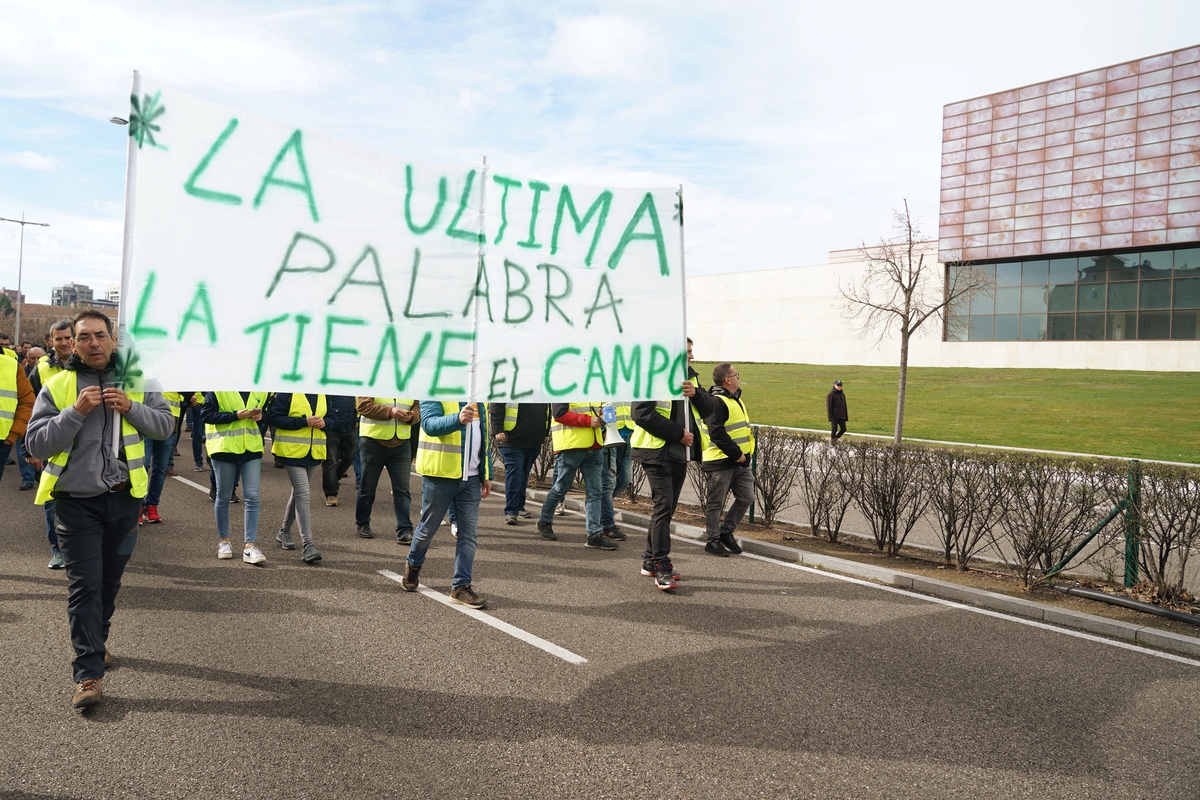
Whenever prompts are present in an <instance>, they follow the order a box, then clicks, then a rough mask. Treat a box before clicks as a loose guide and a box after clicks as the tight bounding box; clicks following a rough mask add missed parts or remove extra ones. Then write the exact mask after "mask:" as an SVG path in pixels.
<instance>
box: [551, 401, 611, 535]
mask: <svg viewBox="0 0 1200 800" xmlns="http://www.w3.org/2000/svg"><path fill="white" fill-rule="evenodd" d="M550 416H551V417H552V418H553V420H554V421H553V422H552V423H551V425H550V441H551V443H552V444H553V446H554V453H555V459H556V463H555V467H554V485H553V486H551V487H550V491H549V492H547V493H546V500H545V502H543V503H542V513H541V514H540V515H539V517H538V524H537V531H538V534H539V535H540V536H541V537H542V538H543V539H551V540H553V539H557V538H558V536H557V535H556V534H555V533H554V525H553V522H554V509H555V508H556V507H557V506H558V504H559V503H560V502H562V499H563V498H564V497H566V494H567V491H568V490H569V489H570V488H571V484H572V483H574V482H575V474H576V473H580V474H582V475H583V489H584V505H583V510H584V526H585V529H586V531H587V542H586V546H588V547H593V548H596V549H598V550H616V549H617V543H616V542H615V541H614V540H613V539H612V538H610V537H608V536H605V535H604V528H603V527H602V526H601V524H600V506H601V502H600V498H601V497H602V496H603V492H604V483H603V480H604V479H603V476H602V474H601V473H602V471H603V469H604V464H605V461H604V449H603V445H604V420H603V418H602V412H601V411H600V404H599V403H554V404H553V405H551V406H550ZM622 538H624V537H623V536H622Z"/></svg>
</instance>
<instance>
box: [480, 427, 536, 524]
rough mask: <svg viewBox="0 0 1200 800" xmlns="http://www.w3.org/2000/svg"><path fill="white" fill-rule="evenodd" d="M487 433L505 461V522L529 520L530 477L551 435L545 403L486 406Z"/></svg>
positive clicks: (513, 522)
mask: <svg viewBox="0 0 1200 800" xmlns="http://www.w3.org/2000/svg"><path fill="white" fill-rule="evenodd" d="M488 430H489V431H490V432H491V435H492V440H493V441H494V442H495V443H496V446H497V447H499V448H500V455H501V457H502V458H503V459H504V522H505V523H506V524H508V525H516V524H517V518H518V517H528V516H530V514H529V512H528V511H526V510H525V492H526V490H527V489H528V488H529V473H530V471H531V470H533V464H534V462H535V461H537V457H538V454H539V453H541V452H542V442H544V441H546V436H547V435H548V434H549V433H550V405H549V404H548V403H488Z"/></svg>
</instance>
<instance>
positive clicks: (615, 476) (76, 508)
mask: <svg viewBox="0 0 1200 800" xmlns="http://www.w3.org/2000/svg"><path fill="white" fill-rule="evenodd" d="M116 351H117V341H116V332H115V330H114V329H113V325H112V322H111V320H110V319H109V318H108V317H107V316H106V315H105V314H104V313H103V312H100V311H96V310H87V311H83V312H81V313H79V314H78V315H77V316H76V317H75V318H74V319H73V320H71V321H69V322H68V321H62V322H57V323H55V324H54V325H53V326H52V327H51V330H50V331H49V333H48V336H47V337H46V347H45V348H39V347H35V346H32V345H28V346H26V345H24V344H23V345H22V346H21V347H20V348H18V349H16V350H14V349H12V347H11V342H10V341H9V340H8V339H7V338H6V337H3V336H2V335H0V434H2V435H0V440H2V444H0V477H2V476H3V469H4V466H5V464H6V463H9V462H10V458H9V457H10V455H12V456H14V457H15V458H13V459H12V460H11V461H12V462H15V463H16V464H17V465H18V466H19V469H20V470H21V489H22V490H23V491H24V490H35V489H36V492H35V494H34V499H33V501H34V503H35V504H37V505H41V506H43V507H44V509H45V518H46V537H47V540H48V544H49V547H50V554H51V558H50V562H49V564H48V566H49V567H50V568H51V569H63V570H65V572H66V578H67V589H68V594H67V617H68V624H69V629H70V637H71V642H72V645H73V647H74V651H75V659H74V661H73V662H72V666H73V672H74V683H75V692H74V696H73V698H72V705H73V706H74V707H75V708H86V707H88V706H92V705H95V704H97V703H99V702H100V701H101V699H102V696H103V692H102V682H103V678H104V675H105V670H106V669H107V668H109V667H111V665H112V661H113V657H112V654H111V653H110V652H109V651H108V648H107V640H108V634H109V628H110V624H111V620H112V616H113V612H114V609H115V605H116V597H117V593H118V591H119V589H120V585H121V577H122V574H123V572H124V569H125V566H126V564H128V562H129V559H130V557H131V556H132V554H133V551H134V547H135V545H136V543H137V536H138V532H139V527H140V526H141V525H155V524H161V523H162V522H163V521H164V516H163V514H162V513H160V505H161V502H162V491H163V486H164V484H165V481H166V478H167V476H168V475H170V474H174V472H175V466H174V458H175V457H176V456H179V455H180V454H179V451H178V450H177V449H176V444H177V442H178V439H179V437H180V436H182V435H183V434H188V433H190V436H191V445H192V452H191V455H192V457H193V462H194V466H193V469H194V470H195V471H196V472H207V473H208V475H209V486H210V490H209V498H210V499H211V500H212V502H213V515H214V519H215V526H216V533H217V550H216V555H217V558H219V559H233V558H234V555H235V552H234V546H233V541H234V535H233V531H232V530H231V521H230V506H231V505H233V504H239V503H240V504H241V506H242V509H243V513H242V531H241V537H240V538H241V542H242V561H243V562H245V563H246V564H250V565H254V566H262V565H264V564H265V563H266V561H267V556H266V555H265V554H264V553H263V549H262V547H261V546H260V543H259V537H258V527H259V518H260V513H261V504H260V496H259V486H260V483H261V476H262V465H263V457H264V454H265V452H266V450H267V442H268V441H269V442H270V452H271V454H272V457H273V465H274V467H277V468H281V469H284V470H286V472H287V476H288V480H289V482H290V484H291V493H290V495H289V497H288V501H287V503H286V505H285V507H284V508H283V509H282V513H281V515H280V519H281V522H280V525H279V529H278V531H277V532H276V534H275V542H276V544H277V545H278V547H279V548H280V549H281V550H283V551H294V550H296V549H297V548H298V547H299V549H300V551H301V552H300V554H299V555H300V558H301V560H302V561H303V562H304V563H306V564H312V565H316V564H319V563H320V562H321V560H322V555H321V552H320V550H319V549H318V546H317V540H316V535H315V532H314V530H313V521H312V514H311V512H310V498H311V496H312V494H313V493H314V491H315V485H316V482H317V481H318V480H320V482H321V487H320V491H321V495H323V496H324V498H325V503H326V505H328V506H337V505H339V502H340V501H339V487H340V485H341V482H342V480H344V479H346V478H347V477H348V475H349V473H350V471H351V470H353V471H354V476H355V483H356V487H357V488H356V492H355V501H354V517H355V519H354V525H355V533H356V535H358V536H360V537H363V538H367V539H370V538H374V537H375V535H376V534H375V531H374V529H373V528H372V525H371V520H372V510H373V507H374V503H375V496H376V493H377V490H378V487H379V481H380V478H381V477H382V475H383V472H384V470H385V469H386V470H387V472H388V477H389V480H390V484H391V495H392V510H393V513H394V517H395V528H394V530H395V536H396V541H397V543H399V544H401V545H406V546H407V547H408V552H407V557H406V558H405V564H404V570H403V574H402V576H401V580H400V585H401V588H402V589H404V590H405V591H408V592H413V591H416V590H417V589H418V588H419V587H420V580H421V569H422V567H423V566H424V563H425V558H426V554H427V552H428V549H429V546H430V543H431V542H432V539H433V536H434V534H435V533H436V532H437V531H438V530H439V528H440V527H442V526H443V525H445V523H446V522H449V532H450V534H451V535H452V536H453V537H454V547H455V558H454V574H453V577H452V579H451V581H450V596H449V600H450V602H451V603H457V604H462V605H465V606H469V607H471V608H474V609H482V608H484V607H485V606H486V605H487V601H486V599H485V598H484V597H483V596H482V595H481V594H480V593H479V592H477V591H476V589H475V585H474V575H473V568H474V560H475V551H476V547H477V541H478V538H477V527H478V519H479V506H480V501H481V500H482V499H484V498H486V497H488V495H489V494H490V493H491V491H492V463H493V448H498V450H499V454H500V457H501V460H502V462H503V464H504V487H503V489H504V519H505V523H506V524H508V525H514V526H516V525H521V524H523V520H529V519H530V518H531V517H532V513H531V512H530V511H529V510H527V509H526V500H527V496H528V492H527V489H528V484H529V476H530V473H531V471H532V469H533V466H534V463H535V461H536V460H537V458H538V456H539V454H540V453H541V451H542V447H543V443H544V441H545V439H546V438H547V437H549V438H550V441H551V446H552V449H553V452H554V454H555V462H554V477H553V483H552V485H551V487H550V490H549V492H548V493H547V495H546V497H545V500H544V501H543V502H542V504H541V508H540V510H539V511H538V512H537V520H536V526H535V530H536V534H537V535H538V536H540V537H541V538H542V539H544V540H551V541H553V540H557V539H558V533H559V532H556V531H555V528H554V526H555V517H556V516H561V515H562V514H563V513H564V512H563V509H562V503H563V499H564V497H565V495H566V494H567V492H568V490H570V489H571V487H572V486H573V485H574V484H575V483H576V481H577V480H578V479H582V483H583V490H584V497H585V502H584V515H583V522H584V529H585V532H586V538H585V540H584V544H585V546H586V547H588V548H591V549H594V550H597V551H600V552H611V551H615V550H617V549H618V547H619V543H620V542H622V541H624V540H625V539H626V534H625V532H624V531H622V530H621V528H620V527H619V526H618V525H617V522H616V514H615V511H614V508H613V497H614V495H616V494H619V493H620V492H622V491H623V490H624V489H625V488H626V486H627V485H628V482H629V479H630V471H631V469H632V462H633V461H637V462H638V463H639V464H640V465H641V468H642V470H643V471H644V473H645V476H646V481H647V484H648V486H649V489H650V493H651V498H652V502H653V510H652V512H651V516H650V522H649V525H648V527H647V530H646V537H645V547H644V549H643V551H642V553H641V574H642V575H645V576H647V577H650V578H652V579H653V583H654V585H655V586H657V587H658V588H659V589H661V590H664V591H669V590H671V589H674V588H676V587H677V586H678V581H679V580H680V574H679V572H678V571H677V570H676V569H675V567H674V565H673V563H672V561H671V536H670V526H671V519H672V516H673V514H674V513H675V508H676V505H677V504H678V502H679V495H680V491H681V489H682V487H683V483H684V478H685V476H686V471H687V465H688V462H690V461H696V462H699V463H700V465H701V468H702V469H704V470H705V472H706V473H708V475H707V477H708V481H707V485H708V496H707V497H706V498H703V501H704V508H705V523H706V531H707V535H706V541H705V545H704V550H705V552H706V553H708V554H710V555H713V556H719V557H727V556H729V555H733V554H738V553H741V552H742V548H741V546H740V545H739V544H738V541H737V539H736V537H735V536H734V532H735V530H736V529H737V526H738V524H739V523H740V521H741V519H742V517H743V515H744V514H745V512H746V510H747V509H748V508H749V506H750V503H751V500H752V499H753V496H754V475H753V472H752V470H751V458H752V456H753V454H754V435H753V428H752V426H751V424H750V418H749V414H748V412H747V410H746V405H745V403H744V402H743V400H742V396H741V394H742V392H741V382H740V375H739V374H738V372H737V370H736V369H735V368H734V367H733V365H731V364H729V363H721V364H717V365H716V367H715V368H714V370H713V376H712V379H713V384H712V386H711V388H707V389H706V388H705V387H704V386H703V385H702V383H701V382H700V380H699V377H700V376H699V375H698V374H697V373H696V372H695V371H694V370H692V369H691V366H690V365H691V360H692V341H691V340H690V339H689V340H688V364H689V366H688V374H687V378H686V379H685V380H684V381H682V384H681V386H680V390H681V394H682V396H683V399H682V400H674V401H660V402H653V401H646V402H630V403H605V402H595V403H587V402H575V403H555V404H545V403H512V404H502V403H469V402H440V401H428V400H426V401H421V400H417V399H412V398H401V397H345V396H336V395H324V394H307V393H271V392H260V391H246V392H204V391H190V390H189V391H176V392H168V391H163V392H134V391H126V390H124V389H122V388H121V384H120V382H119V380H118V377H117V374H116V360H117V357H116ZM413 472H416V473H417V474H418V475H420V476H421V497H420V508H419V512H418V513H417V518H416V519H415V521H414V519H413V514H412V511H413V509H412V499H411V494H410V488H409V487H410V476H411V474H412V473H413ZM318 473H320V477H319V478H318ZM239 489H240V493H241V496H240V497H239V494H238V492H239ZM730 494H732V495H733V502H732V503H731V504H730V505H729V506H728V508H726V502H727V500H728V497H729V495H730ZM321 495H318V497H319V496H321ZM559 525H560V529H561V527H562V523H559ZM293 529H296V530H298V533H299V537H300V541H299V543H297V542H296V541H295V539H294V538H293ZM210 552H211V551H210Z"/></svg>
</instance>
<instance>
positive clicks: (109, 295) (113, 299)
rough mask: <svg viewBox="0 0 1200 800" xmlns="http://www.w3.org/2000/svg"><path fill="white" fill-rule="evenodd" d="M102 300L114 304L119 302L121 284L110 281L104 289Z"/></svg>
mask: <svg viewBox="0 0 1200 800" xmlns="http://www.w3.org/2000/svg"><path fill="white" fill-rule="evenodd" d="M104 302H105V303H111V304H112V305H114V306H119V305H120V304H121V284H119V283H110V284H109V285H108V288H107V289H105V291H104Z"/></svg>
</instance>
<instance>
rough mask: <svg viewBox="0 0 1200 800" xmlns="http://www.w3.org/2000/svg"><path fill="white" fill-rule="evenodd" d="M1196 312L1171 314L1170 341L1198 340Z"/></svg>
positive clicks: (1197, 313)
mask: <svg viewBox="0 0 1200 800" xmlns="http://www.w3.org/2000/svg"><path fill="white" fill-rule="evenodd" d="M1197 315H1200V312H1197V311H1175V312H1173V313H1172V314H1171V338H1172V339H1200V336H1197V335H1196V327H1197V326H1196V317H1197Z"/></svg>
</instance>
